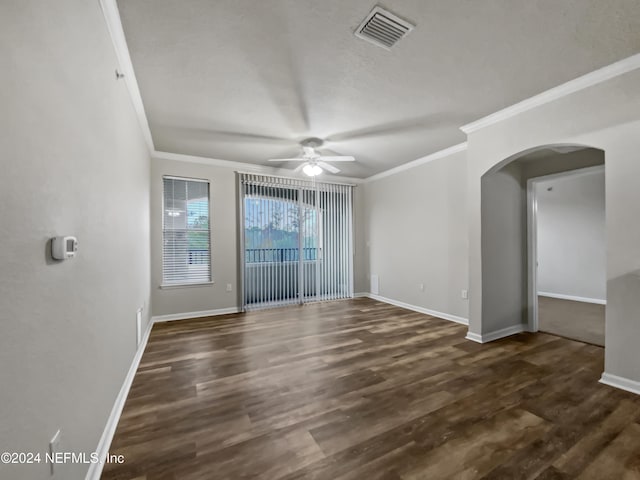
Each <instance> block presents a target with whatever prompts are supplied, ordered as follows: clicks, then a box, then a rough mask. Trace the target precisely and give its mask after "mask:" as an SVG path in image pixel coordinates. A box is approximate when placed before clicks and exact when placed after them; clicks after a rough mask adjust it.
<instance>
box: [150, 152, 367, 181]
mask: <svg viewBox="0 0 640 480" xmlns="http://www.w3.org/2000/svg"><path fill="white" fill-rule="evenodd" d="M151 158H152V159H157V160H172V161H174V162H188V163H199V164H202V165H210V166H213V167H223V168H230V169H232V170H236V171H241V172H243V173H264V174H267V175H286V176H289V177H294V178H302V179H306V180H308V179H309V177H308V176H306V175H303V174H297V173H294V172H293V169H288V168H277V167H269V166H266V165H258V164H255V163H245V162H234V161H232V160H222V159H219V158H209V157H200V156H197V155H185V154H182V153H171V152H160V151H158V150H154V151H153V153H152V154H151ZM320 180H321V181H327V182H332V181H334V180H335V181H340V182H345V183H350V184H353V183H355V184H359V183H362V182H364V179H362V178H352V177H344V176H340V175H327V176H323V177H322V178H321V179H320Z"/></svg>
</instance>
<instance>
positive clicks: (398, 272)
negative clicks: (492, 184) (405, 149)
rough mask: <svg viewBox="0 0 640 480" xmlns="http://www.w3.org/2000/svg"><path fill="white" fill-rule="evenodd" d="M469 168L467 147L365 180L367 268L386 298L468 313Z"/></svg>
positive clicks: (436, 308) (442, 310)
mask: <svg viewBox="0 0 640 480" xmlns="http://www.w3.org/2000/svg"><path fill="white" fill-rule="evenodd" d="M466 168H467V163H466V152H464V151H462V152H459V153H455V154H452V155H450V156H448V157H445V158H441V159H438V160H434V161H432V162H429V163H425V164H423V165H420V166H417V167H414V168H411V169H409V170H404V171H401V172H399V173H395V174H393V175H390V176H386V177H383V178H380V179H377V180H373V181H370V182H367V183H365V184H364V187H365V188H364V197H365V198H364V200H365V205H366V221H365V232H366V233H365V241H366V245H367V246H366V248H367V250H368V252H367V253H368V255H367V257H368V273H369V274H373V275H378V276H379V280H380V295H381V296H382V297H386V298H390V299H392V300H396V301H400V302H404V303H408V304H410V305H414V306H417V307H421V308H424V309H428V310H433V311H436V312H442V313H445V314H449V315H453V316H457V317H462V318H466V317H467V314H468V309H467V300H464V299H463V298H462V297H461V291H462V290H463V289H466V288H467V260H468V253H467V220H466V210H465V206H466V185H465V178H466ZM419 284H423V285H424V290H422V291H421V290H420V289H419ZM368 290H369V289H368V288H367V291H368Z"/></svg>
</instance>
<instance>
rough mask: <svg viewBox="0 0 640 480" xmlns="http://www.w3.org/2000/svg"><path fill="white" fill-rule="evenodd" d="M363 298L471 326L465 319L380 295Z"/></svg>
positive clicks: (369, 294) (366, 294)
mask: <svg viewBox="0 0 640 480" xmlns="http://www.w3.org/2000/svg"><path fill="white" fill-rule="evenodd" d="M362 296H366V297H369V298H371V299H373V300H377V301H379V302H384V303H389V304H391V305H395V306H396V307H401V308H406V309H407V310H413V311H414V312H419V313H424V314H425V315H431V316H432V317H438V318H442V319H444V320H449V321H451V322H456V323H460V324H462V325H469V320H468V319H466V318H463V317H458V316H457V315H451V314H449V313H444V312H438V311H436V310H429V309H428V308H423V307H418V306H416V305H411V304H409V303H404V302H401V301H399V300H394V299H392V298H387V297H382V296H380V295H374V294H372V293H365V294H363V295H362Z"/></svg>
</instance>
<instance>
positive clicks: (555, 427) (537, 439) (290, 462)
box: [102, 299, 640, 480]
mask: <svg viewBox="0 0 640 480" xmlns="http://www.w3.org/2000/svg"><path fill="white" fill-rule="evenodd" d="M466 330H467V329H466V327H464V326H462V325H457V324H455V323H451V322H448V321H445V320H441V319H437V318H433V317H429V316H427V315H422V314H419V313H414V312H411V311H408V310H404V309H401V308H397V307H394V306H391V305H388V304H384V303H378V302H375V301H373V300H369V299H355V300H347V301H339V302H333V303H321V304H312V305H306V306H304V307H288V308H282V309H277V310H267V311H261V312H252V313H248V314H238V315H226V316H222V317H212V318H207V319H198V320H187V321H179V322H171V323H166V324H158V325H155V326H154V327H153V330H152V332H151V337H150V340H149V344H148V346H147V349H146V351H145V353H144V356H143V358H142V362H141V364H140V368H139V370H138V373H137V375H136V377H135V380H134V383H133V386H132V388H131V392H130V394H129V398H128V400H127V403H126V405H125V408H124V412H123V415H122V417H121V419H120V423H119V425H118V429H117V431H116V434H115V437H114V440H113V443H112V445H111V450H110V452H111V453H112V454H123V455H125V458H126V462H125V463H124V464H123V465H116V464H109V465H107V466H106V467H105V470H104V473H103V476H102V478H103V479H112V480H115V479H120V480H130V479H136V480H191V479H202V480H205V479H207V480H208V479H248V478H264V479H274V480H275V479H288V480H293V479H307V478H308V479H330V480H334V479H339V480H347V479H353V480H356V479H365V480H375V479H389V480H398V479H403V480H409V479H429V480H434V479H449V478H452V479H476V478H491V479H510V480H512V479H528V478H537V479H541V480H550V479H570V478H580V479H594V480H595V479H597V480H603V479H616V480H620V479H636V478H640V423H638V420H639V419H640V399H639V398H638V397H636V396H635V395H633V394H630V393H626V392H622V391H619V390H616V389H613V388H610V387H607V386H604V385H601V384H599V383H598V379H599V377H600V374H601V373H602V370H603V350H602V348H600V347H596V346H593V345H587V344H584V343H580V342H575V341H571V340H567V339H564V338H559V337H554V336H551V335H547V334H521V335H517V336H513V337H509V338H506V339H503V340H499V341H496V342H493V343H489V344H485V345H480V344H476V343H473V342H470V341H467V340H465V339H464V336H465V333H466Z"/></svg>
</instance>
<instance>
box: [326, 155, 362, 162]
mask: <svg viewBox="0 0 640 480" xmlns="http://www.w3.org/2000/svg"><path fill="white" fill-rule="evenodd" d="M318 159H319V160H326V161H327V162H355V160H356V159H355V158H354V157H352V156H350V155H340V156H337V157H332V156H325V155H321V156H320V157H318Z"/></svg>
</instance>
